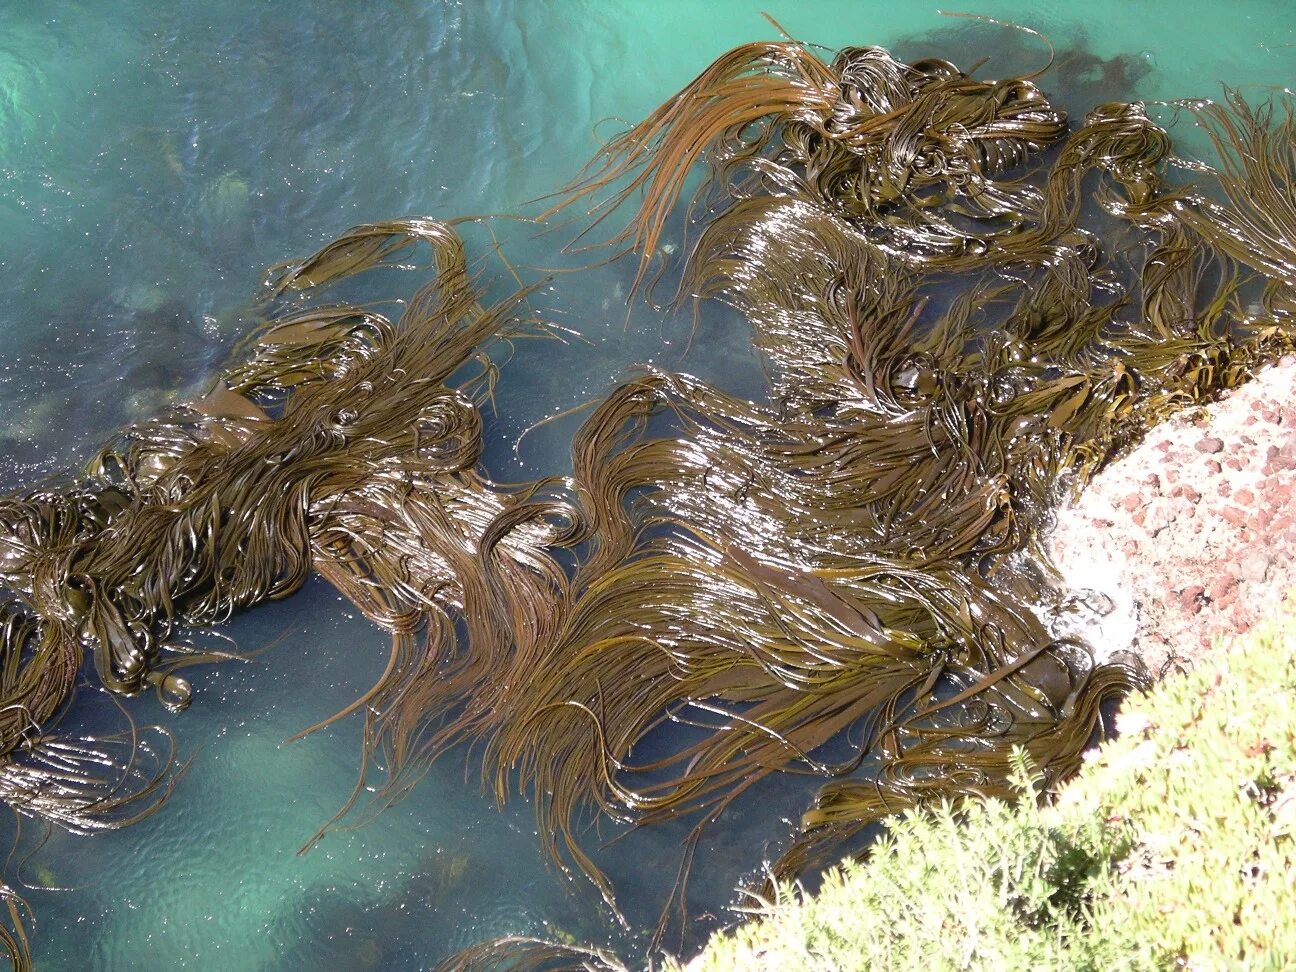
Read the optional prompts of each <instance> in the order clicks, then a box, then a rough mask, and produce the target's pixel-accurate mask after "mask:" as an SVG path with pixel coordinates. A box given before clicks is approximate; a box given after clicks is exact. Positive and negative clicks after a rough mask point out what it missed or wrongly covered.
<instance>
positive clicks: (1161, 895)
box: [690, 617, 1296, 972]
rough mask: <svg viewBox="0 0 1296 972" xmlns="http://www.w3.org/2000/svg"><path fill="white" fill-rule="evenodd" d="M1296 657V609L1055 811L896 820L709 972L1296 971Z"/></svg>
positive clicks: (1177, 692) (1080, 782)
mask: <svg viewBox="0 0 1296 972" xmlns="http://www.w3.org/2000/svg"><path fill="white" fill-rule="evenodd" d="M1293 647H1296V619H1293V618H1290V617H1289V618H1286V619H1284V620H1282V621H1280V622H1278V623H1276V624H1275V625H1274V626H1272V627H1270V628H1268V629H1266V630H1263V631H1259V632H1256V633H1254V634H1252V635H1251V636H1249V637H1248V638H1246V639H1245V640H1243V641H1240V642H1239V643H1238V644H1236V645H1235V646H1234V647H1233V648H1231V649H1230V650H1228V651H1227V652H1225V651H1223V650H1220V651H1217V653H1216V655H1215V656H1213V657H1212V659H1210V660H1208V661H1207V662H1205V663H1204V664H1203V667H1202V668H1201V669H1199V670H1198V671H1196V672H1194V673H1192V674H1189V675H1178V676H1174V677H1172V678H1170V679H1167V680H1166V681H1164V682H1162V683H1161V684H1160V685H1158V686H1157V687H1156V688H1154V689H1153V690H1152V691H1151V692H1150V693H1148V694H1147V695H1144V696H1139V697H1136V698H1132V699H1130V700H1129V701H1128V702H1127V703H1126V705H1125V707H1124V709H1123V710H1122V712H1121V715H1120V716H1119V718H1118V726H1119V728H1120V730H1121V736H1120V738H1119V739H1117V740H1114V741H1112V742H1109V743H1107V744H1105V745H1104V746H1102V747H1101V749H1099V750H1098V751H1097V752H1096V753H1095V754H1094V758H1092V759H1091V760H1090V761H1089V762H1088V764H1087V765H1086V766H1085V768H1084V770H1083V771H1082V772H1081V773H1080V775H1079V776H1078V777H1077V778H1076V779H1075V780H1073V781H1072V782H1071V783H1070V784H1068V785H1067V786H1065V787H1064V788H1063V789H1062V790H1061V792H1060V793H1059V794H1058V795H1057V797H1056V799H1054V800H1052V801H1051V802H1047V803H1045V805H1043V806H1037V805H1036V803H1035V801H1034V800H1031V799H1026V800H1022V801H1020V802H1019V803H1017V804H1016V805H1008V804H1005V803H1004V802H1002V801H999V800H984V801H974V800H968V801H965V802H963V803H961V804H959V805H957V806H953V805H943V806H939V807H935V808H928V809H927V810H925V811H920V812H914V813H909V814H905V815H902V816H898V817H896V818H894V819H892V820H891V821H889V822H888V824H887V833H886V836H885V837H884V838H883V839H882V841H881V842H880V843H879V844H878V845H877V847H876V848H875V850H874V851H873V852H872V854H871V855H870V856H869V858H868V860H867V861H866V862H864V863H860V864H847V865H845V866H844V867H842V868H841V869H839V870H837V871H835V872H833V873H832V874H830V875H829V876H828V877H827V879H826V880H825V882H824V885H823V887H822V888H821V890H820V892H819V893H818V894H817V895H815V896H812V897H808V896H801V895H798V894H796V893H795V892H794V891H792V890H790V889H785V891H784V894H783V900H781V901H780V902H778V903H775V904H773V905H772V906H770V907H769V908H768V909H766V914H765V915H764V918H763V920H761V921H759V922H753V923H751V924H748V925H746V926H743V927H741V928H739V929H737V930H736V931H734V932H732V933H730V934H728V935H723V936H717V937H716V938H715V939H713V941H712V942H711V944H710V945H709V946H708V948H707V950H706V952H705V953H703V955H701V956H699V957H698V958H697V959H696V960H695V961H694V962H693V963H690V969H696V970H699V972H701V970H715V972H721V970H723V972H729V970H743V969H776V970H779V972H783V970H789V972H793V970H802V969H804V970H810V969H814V970H831V972H839V970H840V972H846V970H852V969H860V970H864V969H868V970H873V969H891V968H895V969H905V970H912V969H995V970H1000V969H1065V970H1073V969H1094V970H1104V972H1106V970H1111V969H1166V968H1188V969H1286V968H1296V890H1294V886H1293V881H1294V880H1296V868H1294V867H1293V857H1294V856H1296V852H1294V851H1293V840H1294V839H1296V706H1294V705H1293V703H1294V702H1296V658H1294V657H1293ZM1210 666H1215V667H1210ZM1017 775H1018V779H1017V786H1018V788H1019V789H1020V790H1021V791H1022V792H1028V791H1030V790H1031V788H1032V786H1033V780H1032V777H1031V773H1030V770H1029V767H1027V766H1025V765H1020V764H1019V767H1018V774H1017Z"/></svg>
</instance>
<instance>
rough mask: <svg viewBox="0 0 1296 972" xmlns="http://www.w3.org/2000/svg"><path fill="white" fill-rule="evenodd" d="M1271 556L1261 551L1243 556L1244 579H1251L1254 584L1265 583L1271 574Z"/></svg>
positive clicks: (1242, 569)
mask: <svg viewBox="0 0 1296 972" xmlns="http://www.w3.org/2000/svg"><path fill="white" fill-rule="evenodd" d="M1270 563H1271V561H1270V560H1269V557H1268V556H1267V555H1265V554H1262V553H1260V552H1259V551H1254V552H1252V553H1249V554H1247V555H1246V556H1245V557H1243V558H1242V563H1241V565H1240V567H1241V574H1242V579H1243V580H1248V581H1251V583H1253V584H1263V583H1264V580H1265V578H1266V577H1268V576H1269V565H1270Z"/></svg>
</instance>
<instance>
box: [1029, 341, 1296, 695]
mask: <svg viewBox="0 0 1296 972" xmlns="http://www.w3.org/2000/svg"><path fill="white" fill-rule="evenodd" d="M1294 488H1296V359H1293V358H1284V359H1283V360H1282V361H1280V362H1278V363H1277V364H1276V365H1274V366H1273V367H1271V368H1269V369H1267V370H1265V371H1263V372H1261V373H1260V374H1258V375H1257V376H1256V378H1255V380H1254V381H1251V382H1249V383H1247V384H1246V385H1244V386H1242V387H1241V388H1238V389H1236V390H1234V391H1233V392H1231V393H1229V394H1228V395H1226V396H1225V397H1223V398H1221V399H1220V400H1219V401H1217V402H1215V403H1213V404H1211V405H1209V406H1207V407H1205V408H1200V409H1194V410H1191V411H1190V412H1188V413H1186V414H1183V415H1180V416H1177V417H1175V418H1173V419H1171V420H1170V421H1168V422H1165V423H1163V424H1162V425H1160V426H1158V427H1156V428H1155V429H1153V430H1152V431H1151V432H1150V433H1149V434H1148V436H1147V437H1146V438H1145V439H1144V441H1143V442H1142V443H1141V444H1140V445H1139V446H1138V448H1136V449H1135V450H1133V451H1132V452H1131V453H1129V454H1128V455H1126V456H1124V457H1123V458H1121V459H1120V460H1118V461H1116V462H1114V463H1112V464H1111V465H1110V466H1108V467H1107V468H1106V469H1105V470H1103V472H1102V473H1101V474H1100V475H1099V476H1098V477H1097V478H1096V479H1095V480H1094V481H1093V482H1092V483H1091V484H1090V485H1089V486H1088V488H1087V489H1086V490H1085V491H1084V493H1083V494H1082V495H1081V496H1080V498H1079V499H1078V500H1077V502H1076V503H1075V504H1074V505H1073V506H1071V507H1070V508H1068V509H1065V510H1063V511H1062V512H1061V513H1059V515H1058V518H1057V525H1056V527H1055V529H1054V530H1053V532H1052V534H1051V536H1050V538H1049V549H1050V552H1051V555H1052V556H1053V559H1054V562H1055V563H1056V564H1057V565H1058V567H1059V568H1060V569H1061V570H1062V572H1063V576H1064V577H1066V579H1067V581H1068V583H1069V584H1070V585H1071V587H1072V588H1073V589H1074V590H1075V592H1076V594H1077V595H1078V596H1079V602H1080V603H1081V604H1083V605H1084V609H1083V611H1082V612H1081V618H1082V620H1081V623H1080V626H1079V633H1080V634H1082V635H1083V636H1084V637H1086V638H1087V640H1089V641H1090V643H1091V644H1092V645H1093V647H1094V648H1095V650H1096V652H1097V653H1098V654H1099V655H1100V656H1101V657H1109V656H1110V655H1112V654H1115V653H1116V652H1119V651H1133V652H1134V653H1136V654H1138V655H1140V656H1141V657H1142V658H1143V660H1144V661H1145V662H1146V663H1147V665H1148V666H1149V668H1150V669H1151V670H1152V671H1153V672H1154V673H1156V672H1160V671H1163V670H1165V669H1166V668H1167V667H1175V666H1178V667H1187V666H1190V665H1192V664H1193V663H1195V662H1196V661H1197V660H1198V659H1199V658H1201V657H1202V655H1203V654H1205V653H1206V652H1207V651H1210V650H1212V648H1213V647H1214V646H1215V645H1216V643H1217V640H1219V639H1223V642H1224V643H1226V642H1227V640H1228V639H1230V638H1231V637H1232V636H1233V635H1235V634H1240V633H1242V632H1245V631H1247V630H1248V629H1250V628H1251V626H1252V625H1254V624H1255V623H1256V622H1257V621H1259V620H1260V619H1262V618H1265V617H1267V616H1269V615H1271V614H1273V613H1275V612H1277V611H1278V610H1279V609H1280V608H1281V606H1282V604H1283V603H1284V602H1285V601H1286V600H1287V599H1288V596H1289V592H1290V591H1291V589H1292V586H1293V584H1296V507H1294V506H1293V504H1292V495H1293V489H1294Z"/></svg>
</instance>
